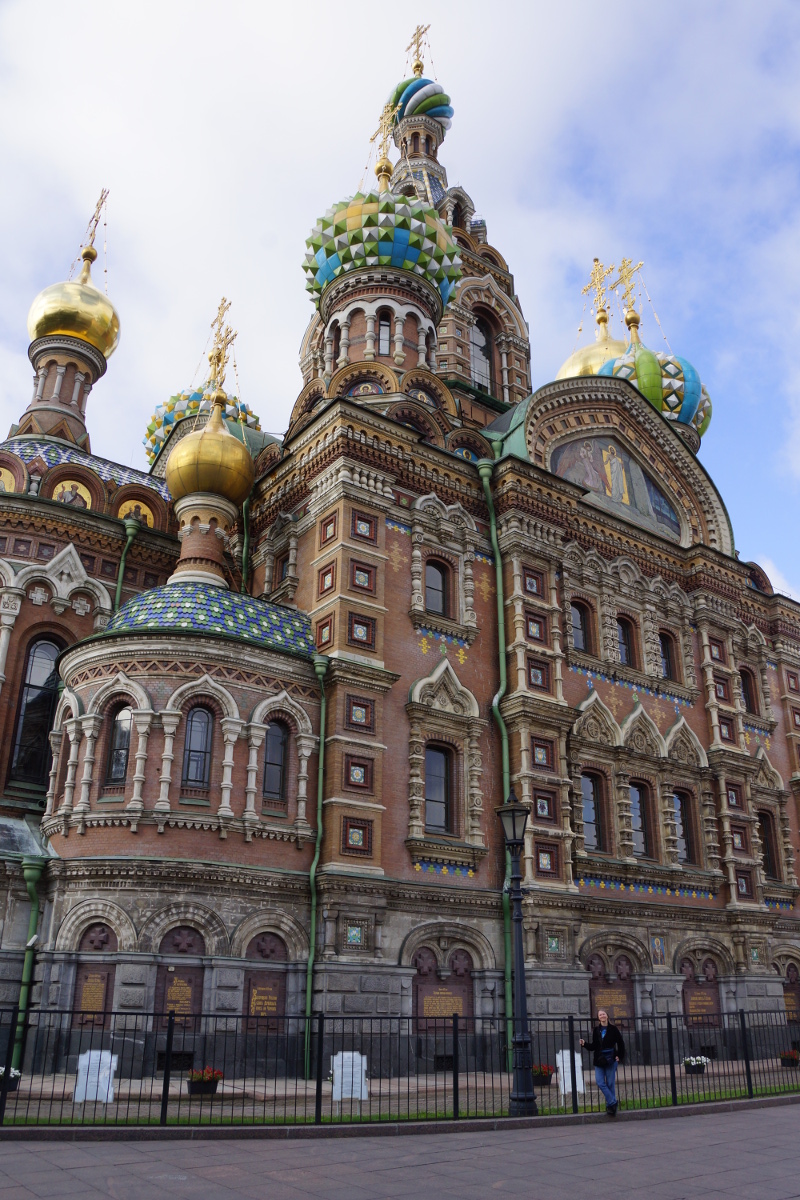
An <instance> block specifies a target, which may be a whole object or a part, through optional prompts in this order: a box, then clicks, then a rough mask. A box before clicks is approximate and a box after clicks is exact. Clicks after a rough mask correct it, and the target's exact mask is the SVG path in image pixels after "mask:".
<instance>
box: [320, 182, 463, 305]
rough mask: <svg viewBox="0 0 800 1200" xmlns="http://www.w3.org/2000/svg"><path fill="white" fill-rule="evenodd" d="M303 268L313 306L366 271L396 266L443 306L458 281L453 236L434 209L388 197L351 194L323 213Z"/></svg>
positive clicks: (379, 193)
mask: <svg viewBox="0 0 800 1200" xmlns="http://www.w3.org/2000/svg"><path fill="white" fill-rule="evenodd" d="M306 246H307V247H308V249H307V251H306V257H305V260H304V262H303V269H304V271H305V273H306V288H307V289H308V291H309V292H311V294H312V296H313V298H314V302H315V304H319V299H320V297H321V295H322V293H323V291H324V290H325V288H326V286H327V285H328V284H329V283H332V282H333V280H334V279H338V278H340V276H342V275H346V274H347V273H348V272H350V271H359V270H363V269H364V268H366V267H398V268H400V269H401V270H403V271H410V272H412V273H413V274H414V275H420V276H422V278H423V279H425V280H427V282H428V283H429V284H431V286H432V287H434V288H435V289H436V291H438V292H439V294H440V296H441V298H442V304H443V305H447V302H448V300H449V299H450V294H451V292H452V290H453V287H454V286H455V284H456V283H457V281H458V280H459V279H460V278H461V259H460V257H459V253H458V246H457V245H456V243H455V242H454V240H453V231H452V228H451V226H450V225H446V224H445V223H444V221H443V220H442V219H441V217H440V216H439V214H438V212H437V211H436V209H435V208H431V206H430V205H428V204H424V203H422V202H421V201H419V200H416V199H413V198H409V197H408V196H396V195H394V193H393V192H388V191H386V192H367V193H366V194H363V193H361V192H357V193H356V195H355V196H353V197H351V198H350V199H348V200H342V201H340V202H339V203H338V204H334V205H333V207H332V208H329V209H328V211H327V212H326V213H325V216H324V217H322V218H321V219H320V220H319V221H318V222H317V223H316V225H315V226H314V228H313V230H312V232H311V236H310V237H309V238H308V239H307V240H306Z"/></svg>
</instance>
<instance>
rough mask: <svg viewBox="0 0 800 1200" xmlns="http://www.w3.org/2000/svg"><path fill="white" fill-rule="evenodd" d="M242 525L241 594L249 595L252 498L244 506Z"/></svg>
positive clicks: (248, 498)
mask: <svg viewBox="0 0 800 1200" xmlns="http://www.w3.org/2000/svg"><path fill="white" fill-rule="evenodd" d="M242 524H243V525H244V541H243V542H242V586H241V593H242V595H243V596H246V595H247V577H248V575H249V574H250V497H249V496H248V497H247V499H246V500H245V502H244V504H243V505H242Z"/></svg>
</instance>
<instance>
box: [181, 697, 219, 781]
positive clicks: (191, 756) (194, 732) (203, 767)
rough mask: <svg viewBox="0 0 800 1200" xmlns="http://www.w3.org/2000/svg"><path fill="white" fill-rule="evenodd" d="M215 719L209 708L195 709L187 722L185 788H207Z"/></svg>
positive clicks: (184, 764) (184, 761)
mask: <svg viewBox="0 0 800 1200" xmlns="http://www.w3.org/2000/svg"><path fill="white" fill-rule="evenodd" d="M213 728H214V718H213V717H212V716H211V713H210V712H209V711H208V709H207V708H193V709H192V710H191V712H190V713H189V718H188V720H187V722H186V741H185V743H184V748H183V778H182V783H183V784H184V786H185V787H196V788H207V787H208V779H209V774H210V770H211V733H212V730H213Z"/></svg>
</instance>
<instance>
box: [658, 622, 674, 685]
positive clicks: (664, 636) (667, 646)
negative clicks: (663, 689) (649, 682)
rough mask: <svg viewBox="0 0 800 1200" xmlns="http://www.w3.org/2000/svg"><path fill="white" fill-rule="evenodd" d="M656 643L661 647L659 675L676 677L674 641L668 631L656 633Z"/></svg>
mask: <svg viewBox="0 0 800 1200" xmlns="http://www.w3.org/2000/svg"><path fill="white" fill-rule="evenodd" d="M658 644H659V646H660V647H661V676H662V678H663V679H676V680H677V678H678V674H677V669H676V656H675V643H674V641H673V640H672V635H671V634H669V633H660V634H659V635H658Z"/></svg>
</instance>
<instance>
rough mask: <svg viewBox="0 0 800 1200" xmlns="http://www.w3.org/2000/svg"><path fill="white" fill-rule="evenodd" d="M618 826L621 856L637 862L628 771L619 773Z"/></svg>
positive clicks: (619, 771)
mask: <svg viewBox="0 0 800 1200" xmlns="http://www.w3.org/2000/svg"><path fill="white" fill-rule="evenodd" d="M617 824H618V829H619V856H620V858H628V859H631V860H633V861H634V862H635V858H634V854H633V822H632V820H631V777H630V775H629V774H628V772H627V771H622V770H618V771H617Z"/></svg>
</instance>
